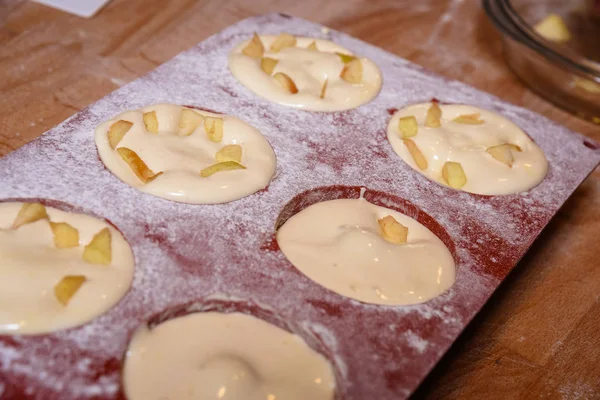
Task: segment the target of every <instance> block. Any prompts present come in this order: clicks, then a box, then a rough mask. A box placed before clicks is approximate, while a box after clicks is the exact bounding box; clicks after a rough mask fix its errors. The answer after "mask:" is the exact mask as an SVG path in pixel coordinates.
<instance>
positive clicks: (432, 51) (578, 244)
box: [0, 0, 600, 399]
mask: <svg viewBox="0 0 600 400" xmlns="http://www.w3.org/2000/svg"><path fill="white" fill-rule="evenodd" d="M479 3H480V2H479V1H474V0H469V1H464V0H462V1H461V0H453V1H446V0H429V1H365V0H362V1H361V0H346V1H338V2H336V1H329V2H321V1H318V0H303V1H280V2H277V1H269V0H256V1H253V2H249V1H242V0H237V1H235V0H211V1H204V2H196V1H193V0H177V1H162V0H146V1H144V0H115V1H112V2H111V3H110V4H109V5H108V6H107V7H106V8H104V9H103V10H102V11H101V12H100V13H99V14H98V15H97V16H96V17H94V18H92V19H83V18H79V17H75V16H72V15H69V14H66V13H63V12H60V11H56V10H53V9H50V8H47V7H45V6H41V5H38V4H34V3H30V2H27V1H23V0H0V156H2V155H4V154H7V153H8V152H10V151H12V150H14V149H16V148H18V147H20V146H22V145H23V144H25V143H27V142H29V141H31V140H33V139H35V138H36V137H38V136H39V135H41V134H42V133H43V132H44V131H46V130H48V129H50V128H52V127H53V126H54V125H56V124H58V123H59V122H61V121H63V120H64V119H66V118H67V117H69V116H71V115H72V114H74V113H75V112H77V111H79V110H81V109H82V108H83V107H85V106H87V105H88V104H90V103H92V102H94V101H95V100H97V99H99V98H101V97H103V96H104V95H106V94H108V93H109V92H111V91H112V90H114V89H116V88H117V87H119V86H121V85H124V84H126V83H127V82H129V81H131V80H133V79H135V78H137V77H139V76H141V75H142V74H144V73H146V72H148V71H150V70H151V69H153V68H155V67H156V66H157V65H159V64H161V63H163V62H165V61H167V60H168V59H170V58H171V57H173V56H175V55H176V54H177V53H179V52H181V51H182V50H186V49H188V48H189V47H191V46H193V45H194V44H195V43H197V42H200V41H202V40H204V39H205V38H206V37H208V36H209V35H211V34H213V33H216V32H218V31H220V30H221V29H223V28H225V27H227V26H228V25H231V24H233V23H235V22H237V21H239V20H241V19H243V18H246V17H250V16H254V15H258V14H263V13H267V12H272V11H280V12H285V13H288V14H292V15H295V16H298V17H303V18H307V19H310V20H312V21H315V22H319V23H322V24H324V25H327V26H329V27H331V28H334V29H337V30H341V31H344V32H346V33H348V34H350V35H353V36H355V37H358V38H360V39H362V40H365V41H367V42H369V43H372V44H375V45H377V46H379V47H381V48H383V49H385V50H388V51H390V52H392V53H395V54H397V55H399V56H401V57H404V58H407V59H409V60H411V61H413V62H416V63H418V64H421V65H423V66H425V67H427V68H429V69H431V70H433V71H435V72H436V73H438V74H440V75H442V76H446V77H448V78H453V79H458V80H461V81H463V82H466V83H468V84H470V85H473V86H475V87H476V88H479V89H482V90H485V91H487V92H490V93H492V94H495V95H497V96H499V97H501V98H503V99H504V100H507V101H509V102H511V103H514V104H518V105H520V106H524V107H526V108H529V109H531V110H534V111H536V112H538V113H541V114H543V115H545V116H547V117H549V118H551V119H553V120H554V121H557V122H559V123H561V124H564V125H566V126H567V127H569V128H571V129H573V130H575V131H578V132H581V133H583V134H585V135H587V136H589V137H591V138H594V139H595V140H597V141H600V128H599V127H598V126H594V125H592V124H590V123H587V122H584V121H582V120H579V119H577V118H575V117H573V116H571V115H569V114H567V113H565V112H563V111H561V110H559V109H557V108H556V107H554V106H552V105H550V104H549V103H547V102H546V101H545V100H543V99H541V98H540V97H538V96H537V95H535V94H533V93H532V92H531V91H530V90H528V89H527V88H526V87H525V86H524V85H523V84H522V83H521V82H520V81H519V80H518V79H517V78H516V77H515V76H514V75H513V74H512V73H511V71H510V70H509V69H508V67H507V66H506V64H505V63H504V60H503V58H502V43H501V40H500V36H499V34H498V33H497V32H496V30H495V28H494V27H493V26H492V24H491V22H490V21H489V20H488V19H487V18H486V16H485V14H484V12H483V10H482V9H481V7H480V4H479ZM599 176H600V172H599V171H596V172H595V173H594V174H592V176H591V177H590V178H588V179H587V180H586V181H585V182H584V184H583V185H582V186H581V187H580V188H579V189H578V190H577V191H576V192H575V194H574V196H573V197H572V198H571V199H570V200H569V201H568V202H567V204H566V205H565V206H564V207H563V208H562V210H561V211H560V212H559V214H558V215H557V216H556V218H555V219H554V220H553V221H552V222H551V224H550V225H549V226H548V228H547V229H546V230H545V231H544V232H543V234H542V235H541V237H540V238H539V239H538V240H537V242H536V243H535V244H534V246H533V248H532V249H531V250H530V252H529V253H528V254H527V256H526V257H525V258H524V259H523V260H522V261H521V262H520V264H519V265H518V266H517V268H516V269H515V270H514V271H513V272H512V273H511V275H510V276H509V277H508V279H507V280H506V281H505V282H504V283H503V284H502V285H501V287H500V288H499V289H498V291H497V292H496V293H495V294H494V295H493V297H492V298H491V300H490V301H489V303H488V305H487V306H486V307H485V308H484V309H483V311H482V312H481V313H480V314H479V315H478V316H477V317H476V318H475V320H474V321H473V322H472V323H471V324H470V325H469V326H468V328H467V329H466V330H465V332H464V333H463V335H462V336H461V337H460V338H459V340H458V341H457V342H456V343H455V345H454V346H453V347H452V349H451V350H450V352H449V353H448V354H447V355H446V356H445V357H444V358H443V360H442V361H441V362H440V363H439V364H438V366H437V367H436V368H435V370H434V371H433V373H432V374H431V375H430V376H429V377H428V378H427V379H426V380H425V382H424V383H423V385H421V388H420V389H419V390H418V391H417V393H416V394H415V396H414V397H415V398H427V399H437V398H444V399H458V398H460V399H464V398H475V399H479V398H481V399H483V398H485V399H513V398H564V399H592V398H600V365H599V362H600V252H599V251H598V248H599V247H600V246H599V245H598V236H599V234H600V180H599V179H598V178H599ZM0 184H2V183H1V182H0Z"/></svg>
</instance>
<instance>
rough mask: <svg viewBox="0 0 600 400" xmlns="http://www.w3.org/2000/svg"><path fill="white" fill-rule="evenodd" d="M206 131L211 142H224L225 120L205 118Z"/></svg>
mask: <svg viewBox="0 0 600 400" xmlns="http://www.w3.org/2000/svg"><path fill="white" fill-rule="evenodd" d="M204 130H205V131H206V135H207V136H208V138H209V139H210V141H211V142H215V143H218V142H220V141H221V140H223V118H217V117H205V118H204Z"/></svg>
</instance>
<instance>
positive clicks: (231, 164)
mask: <svg viewBox="0 0 600 400" xmlns="http://www.w3.org/2000/svg"><path fill="white" fill-rule="evenodd" d="M236 169H246V167H244V166H243V165H241V164H240V163H238V162H235V161H222V162H218V163H216V164H213V165H211V166H209V167H206V168H204V169H203V170H202V171H200V176H201V177H203V178H208V177H209V176H211V175H214V174H216V173H217V172H223V171H233V170H236Z"/></svg>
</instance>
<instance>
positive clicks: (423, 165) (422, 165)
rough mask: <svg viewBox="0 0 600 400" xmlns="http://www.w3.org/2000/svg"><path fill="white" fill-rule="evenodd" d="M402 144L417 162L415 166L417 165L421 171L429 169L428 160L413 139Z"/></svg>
mask: <svg viewBox="0 0 600 400" xmlns="http://www.w3.org/2000/svg"><path fill="white" fill-rule="evenodd" d="M402 142H403V143H404V145H405V146H406V148H407V149H408V152H409V153H410V155H411V156H412V158H413V160H414V161H415V164H417V167H419V169H420V170H425V169H427V167H428V166H429V163H428V162H427V159H426V158H425V156H424V155H423V153H421V150H420V149H419V147H417V144H416V143H415V142H414V141H413V140H412V139H404V140H402Z"/></svg>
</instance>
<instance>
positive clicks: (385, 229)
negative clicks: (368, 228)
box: [377, 215, 408, 244]
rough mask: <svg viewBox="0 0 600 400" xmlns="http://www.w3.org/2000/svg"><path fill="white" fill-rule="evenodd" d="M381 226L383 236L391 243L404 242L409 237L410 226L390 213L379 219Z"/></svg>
mask: <svg viewBox="0 0 600 400" xmlns="http://www.w3.org/2000/svg"><path fill="white" fill-rule="evenodd" d="M377 222H378V223H379V227H380V228H381V236H382V237H383V238H384V239H385V240H387V241H388V242H390V243H393V244H403V243H406V240H407V238H408V228H407V227H406V226H404V225H402V224H401V223H400V222H398V221H396V219H395V218H394V217H392V216H391V215H388V216H386V217H383V218H381V219H379V220H377Z"/></svg>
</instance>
